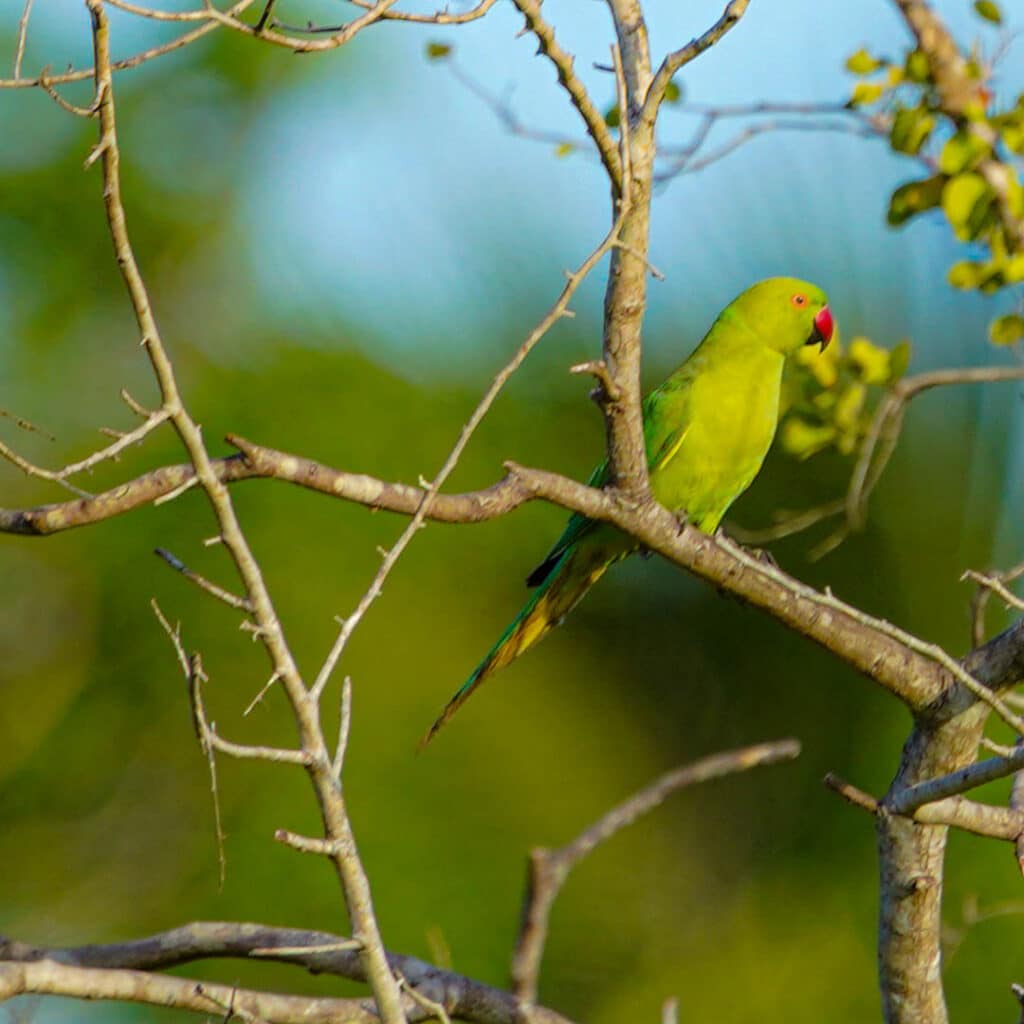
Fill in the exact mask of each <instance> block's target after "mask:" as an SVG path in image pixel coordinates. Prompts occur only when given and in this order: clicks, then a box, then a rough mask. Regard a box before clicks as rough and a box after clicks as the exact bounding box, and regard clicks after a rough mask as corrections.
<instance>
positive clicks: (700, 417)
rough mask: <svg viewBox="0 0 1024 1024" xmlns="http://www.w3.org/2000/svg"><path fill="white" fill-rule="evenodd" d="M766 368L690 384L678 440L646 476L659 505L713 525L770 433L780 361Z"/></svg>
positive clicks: (753, 469)
mask: <svg viewBox="0 0 1024 1024" xmlns="http://www.w3.org/2000/svg"><path fill="white" fill-rule="evenodd" d="M779 363H780V364H781V360H779ZM766 369H767V370H768V372H767V373H764V372H762V373H750V372H745V373H735V374H729V375H722V376H721V377H719V378H718V379H716V380H708V381H702V382H701V383H700V385H698V386H697V387H695V389H694V394H693V398H692V403H691V406H690V417H689V423H688V425H687V426H686V433H685V437H684V438H683V442H682V444H680V445H679V449H678V451H677V453H676V454H675V457H674V458H672V459H671V460H670V461H669V462H668V463H667V464H666V465H665V466H664V467H663V470H662V471H661V472H660V473H657V474H655V477H654V478H653V479H652V487H653V490H654V493H655V496H656V497H657V498H658V500H659V501H660V502H661V503H662V504H663V505H665V506H667V507H668V508H671V509H673V510H675V511H678V512H685V513H686V514H687V515H688V517H689V518H690V520H691V521H692V522H695V523H697V525H700V526H702V527H703V528H706V529H714V528H715V527H716V526H717V525H718V521H719V520H720V519H721V517H722V515H724V513H725V510H726V509H727V508H728V507H729V505H731V504H732V502H733V501H734V500H735V499H736V498H737V497H739V495H740V494H742V493H743V491H745V490H746V489H747V487H748V486H749V485H750V483H751V481H752V480H753V479H754V477H755V476H756V475H757V472H758V470H759V469H760V468H761V464H762V462H764V458H765V455H766V454H767V453H768V449H769V447H770V446H771V443H772V439H773V437H774V436H775V428H776V425H777V423H778V415H779V380H780V377H781V365H779V366H778V367H775V366H772V367H769V368H766Z"/></svg>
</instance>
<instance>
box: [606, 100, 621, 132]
mask: <svg viewBox="0 0 1024 1024" xmlns="http://www.w3.org/2000/svg"><path fill="white" fill-rule="evenodd" d="M620 117H621V115H620V114H619V105H618V103H616V104H614V105H613V106H610V107H609V108H608V109H607V110H606V111H605V112H604V123H605V124H606V125H608V127H609V128H618V127H619V120H620Z"/></svg>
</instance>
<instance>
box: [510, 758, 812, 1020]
mask: <svg viewBox="0 0 1024 1024" xmlns="http://www.w3.org/2000/svg"><path fill="white" fill-rule="evenodd" d="M799 753H800V744H799V743H797V742H796V740H779V741H777V742H775V743H761V744H758V745H757V746H754V747H745V748H743V749H741V750H731V751H728V752H725V753H721V754H712V755H711V756H710V757H704V758H701V759H700V760H699V761H694V762H693V763H692V764H688V765H685V766H683V767H682V768H676V769H675V770H674V771H671V772H666V773H665V774H664V775H662V776H660V777H659V778H658V779H656V780H655V781H654V782H652V783H651V784H650V785H649V786H646V787H645V788H644V789H642V790H640V791H639V792H637V793H634V794H633V796H631V797H630V798H629V799H628V800H626V801H624V802H623V803H621V804H619V805H618V807H615V808H613V809H612V810H610V811H608V813H607V814H604V815H602V817H601V818H599V819H598V820H597V821H596V822H594V824H593V825H591V826H590V827H589V828H588V829H586V830H585V831H584V832H581V833H580V835H578V836H577V837H576V838H575V839H574V840H573V841H572V842H571V843H568V844H567V845H566V846H562V847H559V848H558V849H557V850H549V849H545V848H544V847H537V848H535V849H533V850H531V851H530V860H529V865H528V874H527V884H526V894H525V897H524V902H523V916H522V923H521V925H520V929H519V940H518V942H517V944H516V951H515V955H514V957H513V960H512V982H513V985H514V986H515V992H516V995H517V996H518V998H519V999H521V1000H522V1001H523V1002H525V1003H527V1004H530V1003H533V1002H534V1000H535V999H536V998H537V983H538V980H539V976H540V964H541V958H542V957H543V955H544V944H545V942H546V940H547V933H548V919H549V917H550V913H551V907H552V905H553V904H554V902H555V899H556V898H557V897H558V894H559V892H560V891H561V889H562V886H563V885H564V884H565V880H566V878H567V877H568V875H569V872H570V871H572V869H573V868H574V867H575V866H576V865H577V864H578V863H579V862H580V861H581V860H583V858H584V857H586V856H587V854H589V853H590V852H592V851H593V850H594V849H595V848H596V847H597V846H599V845H600V844H601V843H603V842H605V841H607V840H608V839H610V838H611V837H612V836H613V835H615V833H616V832H619V831H621V830H622V829H624V828H625V827H626V826H627V825H631V824H632V823H633V822H634V821H636V820H637V818H639V817H641V816H643V815H644V814H647V813H649V812H650V811H652V810H654V809H655V808H656V807H658V806H659V805H660V804H661V803H663V802H664V800H665V799H666V798H667V797H668V796H670V795H671V794H672V793H674V792H676V791H677V790H680V789H685V788H687V787H688V786H693V785H696V784H698V783H702V782H709V781H711V780H712V779H719V778H722V777H723V776H725V775H733V774H735V773H736V772H742V771H747V770H748V769H750V768H757V767H760V766H762V765H769V764H776V763H778V762H779V761H789V760H792V759H793V758H795V757H797V756H798V755H799Z"/></svg>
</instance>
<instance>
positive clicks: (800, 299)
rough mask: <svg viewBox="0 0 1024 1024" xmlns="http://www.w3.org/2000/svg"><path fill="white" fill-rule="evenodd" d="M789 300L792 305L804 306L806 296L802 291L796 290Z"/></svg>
mask: <svg viewBox="0 0 1024 1024" xmlns="http://www.w3.org/2000/svg"><path fill="white" fill-rule="evenodd" d="M789 301H790V302H792V303H793V305H794V306H806V305H807V296H806V295H804V294H803V292H797V293H796V295H794V296H793V297H792V298H791V299H790V300H789Z"/></svg>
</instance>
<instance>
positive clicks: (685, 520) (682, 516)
mask: <svg viewBox="0 0 1024 1024" xmlns="http://www.w3.org/2000/svg"><path fill="white" fill-rule="evenodd" d="M689 522H690V517H689V516H688V515H687V514H686V513H685V512H677V513H676V529H677V531H678V533H679V535H680V536H682V534H683V533H684V531H685V530H686V527H687V526H688V525H689Z"/></svg>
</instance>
